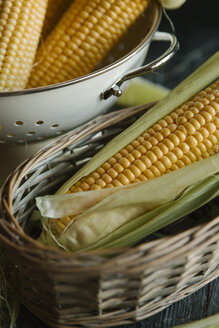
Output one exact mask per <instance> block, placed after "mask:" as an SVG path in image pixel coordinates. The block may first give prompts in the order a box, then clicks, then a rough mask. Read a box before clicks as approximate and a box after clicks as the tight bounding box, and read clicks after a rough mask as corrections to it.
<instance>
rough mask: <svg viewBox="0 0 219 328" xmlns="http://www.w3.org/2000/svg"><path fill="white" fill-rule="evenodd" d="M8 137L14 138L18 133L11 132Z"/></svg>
mask: <svg viewBox="0 0 219 328" xmlns="http://www.w3.org/2000/svg"><path fill="white" fill-rule="evenodd" d="M7 137H8V138H14V137H16V134H14V133H9V134H7Z"/></svg>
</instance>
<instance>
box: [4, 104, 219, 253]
mask: <svg viewBox="0 0 219 328" xmlns="http://www.w3.org/2000/svg"><path fill="white" fill-rule="evenodd" d="M154 104H155V102H153V103H149V104H144V105H140V106H134V107H130V108H125V109H120V110H117V111H114V112H110V113H108V114H105V115H101V116H99V117H97V118H95V119H93V120H91V121H89V122H88V123H85V124H83V125H82V126H79V127H77V128H76V129H74V130H72V131H70V132H67V133H65V134H64V135H62V136H59V137H57V138H56V139H55V140H54V141H52V142H50V143H48V144H47V145H46V146H44V147H43V148H41V149H40V150H38V151H37V152H36V153H35V154H34V155H32V156H31V157H29V158H28V159H26V160H25V161H24V162H23V163H21V164H20V165H19V166H17V168H15V170H13V171H12V172H11V174H10V175H9V176H8V177H7V178H6V179H5V182H4V183H3V185H2V187H1V189H0V201H1V204H0V206H1V213H2V218H0V226H1V227H2V228H3V230H5V228H6V226H7V229H9V230H11V229H12V230H13V233H16V234H17V237H20V238H22V240H23V245H25V243H24V242H26V243H27V245H30V244H31V249H28V247H27V251H28V252H31V250H33V249H34V250H42V251H44V252H45V251H46V252H49V253H50V254H56V255H57V254H61V255H62V257H63V256H64V257H65V258H72V256H74V255H75V256H82V257H83V256H85V257H86V256H89V255H104V254H106V255H107V254H114V253H115V254H118V253H123V254H125V253H126V254H129V255H130V252H134V251H136V252H137V251H141V249H142V248H144V246H145V245H149V246H151V245H153V244H154V242H155V241H148V242H145V243H144V242H142V243H141V244H140V245H134V246H132V247H123V248H117V249H98V250H92V251H86V250H82V251H78V252H75V253H72V252H70V251H63V250H61V249H52V248H50V247H48V246H45V245H41V244H40V243H39V242H37V241H36V240H35V239H33V238H32V237H30V236H29V235H27V234H26V233H25V232H24V231H23V229H22V228H21V226H20V225H19V223H18V222H17V220H16V217H15V216H14V215H13V213H12V205H11V203H12V194H13V188H15V187H16V184H18V182H19V179H20V180H21V178H22V177H23V176H24V173H25V170H28V169H29V170H31V168H32V167H34V165H37V164H38V163H39V162H40V160H42V159H43V158H45V157H46V155H48V154H51V153H56V152H58V151H60V150H62V149H64V148H66V147H67V146H68V145H69V144H70V143H71V142H72V140H74V139H77V137H78V136H79V137H81V136H80V133H81V131H82V137H85V136H86V135H88V134H89V133H91V132H92V131H96V130H99V129H100V127H101V128H103V127H108V126H110V125H112V124H114V123H115V122H117V121H118V120H122V119H124V118H128V117H130V116H132V115H133V114H136V113H140V112H141V111H143V110H147V109H150V108H151V107H152V106H153V105H154ZM27 172H28V171H27ZM12 186H13V187H12ZM4 194H7V195H8V199H9V200H8V203H7V202H6V200H5V199H4V196H3V195H4ZM9 203H10V204H9ZM5 211H6V212H7V218H8V220H7V219H6V218H5ZM218 219H219V217H215V218H214V219H213V220H212V221H210V222H208V223H204V224H200V225H197V226H196V227H195V228H194V227H193V228H189V229H187V230H185V231H183V232H180V233H177V234H174V235H173V236H166V237H162V238H159V239H158V240H156V242H155V244H156V243H160V244H162V243H163V242H164V241H167V242H168V241H170V242H171V240H174V239H175V238H180V237H183V236H184V235H185V234H187V233H190V234H192V233H193V232H195V231H196V230H197V232H198V231H202V230H203V229H204V230H205V229H208V227H211V226H212V224H213V225H214V224H217V221H218ZM10 225H11V227H10ZM0 239H1V240H2V241H4V242H5V243H7V242H9V240H7V239H6V237H5V235H3V234H2V233H1V231H0Z"/></svg>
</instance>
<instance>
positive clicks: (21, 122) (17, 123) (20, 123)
mask: <svg viewBox="0 0 219 328" xmlns="http://www.w3.org/2000/svg"><path fill="white" fill-rule="evenodd" d="M15 125H16V126H21V125H24V122H23V121H17V122H16V123H15Z"/></svg>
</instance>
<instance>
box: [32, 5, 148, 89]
mask: <svg viewBox="0 0 219 328" xmlns="http://www.w3.org/2000/svg"><path fill="white" fill-rule="evenodd" d="M149 1H150V0H135V1H133V0H74V1H73V3H72V5H71V6H70V7H69V9H68V10H67V11H66V12H65V14H64V15H63V16H62V18H61V20H60V21H59V23H58V24H57V25H56V27H55V28H54V29H53V31H52V32H51V33H50V34H49V36H48V37H47V39H46V40H45V42H44V43H43V44H42V45H41V47H40V48H39V50H38V52H37V56H36V66H35V67H34V68H33V70H32V72H31V76H30V79H29V82H28V86H27V87H28V88H30V87H38V86H45V85H49V84H54V83H59V82H63V81H66V80H69V79H73V78H77V77H79V76H82V75H85V74H88V73H89V72H91V71H92V70H93V69H94V68H95V66H96V65H97V64H98V63H99V62H100V61H101V60H102V59H103V57H104V56H105V55H106V54H107V52H108V51H109V50H110V49H111V48H112V47H113V45H114V44H115V43H116V42H117V41H118V40H119V38H120V37H121V36H122V35H123V34H124V33H125V32H126V30H127V28H128V27H129V26H130V25H131V24H132V23H133V22H134V21H135V20H136V19H137V17H138V16H139V15H140V14H141V13H142V12H143V11H144V10H145V8H146V7H147V5H148V3H149Z"/></svg>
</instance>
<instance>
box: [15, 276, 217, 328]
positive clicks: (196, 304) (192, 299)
mask: <svg viewBox="0 0 219 328" xmlns="http://www.w3.org/2000/svg"><path fill="white" fill-rule="evenodd" d="M217 313H219V278H218V279H216V280H214V281H212V282H211V283H210V284H208V285H206V286H205V287H203V288H201V289H200V290H199V291H197V292H196V293H194V294H192V295H191V296H189V297H186V298H184V299H183V300H181V301H179V302H177V303H175V304H172V305H171V306H169V307H168V308H167V309H165V310H163V311H161V312H159V313H157V314H155V315H154V316H152V317H150V318H147V319H145V320H142V321H140V322H138V323H135V324H130V325H123V326H117V327H115V328H170V327H174V326H176V325H180V324H185V323H188V322H193V321H196V320H199V319H202V318H206V317H208V316H210V315H213V314H217ZM218 327H219V323H218ZM17 328H47V326H46V325H44V324H43V323H42V322H41V321H39V320H38V319H37V318H36V317H34V316H33V315H32V314H31V313H30V312H28V311H27V310H26V309H24V308H22V311H21V314H20V317H19V318H18V323H17Z"/></svg>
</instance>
